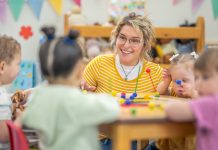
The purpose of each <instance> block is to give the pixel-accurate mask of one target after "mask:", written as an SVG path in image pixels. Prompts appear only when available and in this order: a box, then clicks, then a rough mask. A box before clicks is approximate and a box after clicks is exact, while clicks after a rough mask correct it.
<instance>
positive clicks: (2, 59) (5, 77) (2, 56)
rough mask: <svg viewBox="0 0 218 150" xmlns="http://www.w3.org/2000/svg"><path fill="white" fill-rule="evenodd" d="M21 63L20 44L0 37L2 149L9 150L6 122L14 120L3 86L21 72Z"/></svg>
mask: <svg viewBox="0 0 218 150" xmlns="http://www.w3.org/2000/svg"><path fill="white" fill-rule="evenodd" d="M20 61H21V46H20V44H19V43H18V42H17V41H16V40H15V39H13V38H12V37H9V36H6V35H3V36H0V149H7V148H5V147H7V144H3V142H6V141H8V136H9V135H8V129H7V127H6V123H5V120H11V119H12V102H11V99H10V97H9V95H8V93H7V91H6V89H5V88H4V87H3V85H6V84H10V83H11V82H12V81H13V80H14V79H15V77H16V76H17V74H18V73H19V70H20ZM8 149H9V148H8Z"/></svg>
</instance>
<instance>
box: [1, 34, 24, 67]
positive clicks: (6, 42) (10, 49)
mask: <svg viewBox="0 0 218 150" xmlns="http://www.w3.org/2000/svg"><path fill="white" fill-rule="evenodd" d="M20 52H21V46H20V44H19V43H18V42H17V41H16V40H15V39H13V38H12V37H9V36H6V35H3V36H0V62H1V61H5V62H6V63H8V64H9V63H11V61H12V60H13V59H14V56H15V54H18V53H20Z"/></svg>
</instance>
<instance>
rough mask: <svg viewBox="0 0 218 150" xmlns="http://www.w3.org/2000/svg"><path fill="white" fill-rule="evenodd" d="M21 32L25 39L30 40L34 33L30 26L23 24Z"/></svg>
mask: <svg viewBox="0 0 218 150" xmlns="http://www.w3.org/2000/svg"><path fill="white" fill-rule="evenodd" d="M19 34H20V36H22V37H23V38H24V39H25V40H28V39H29V38H30V37H31V36H32V35H33V32H32V28H31V27H30V26H22V27H21V29H20V33H19Z"/></svg>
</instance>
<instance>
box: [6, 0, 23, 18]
mask: <svg viewBox="0 0 218 150" xmlns="http://www.w3.org/2000/svg"><path fill="white" fill-rule="evenodd" d="M23 4H24V0H8V5H9V7H10V9H11V12H12V14H13V16H14V19H15V20H16V21H17V19H18V18H19V16H20V12H21V10H22V7H23Z"/></svg>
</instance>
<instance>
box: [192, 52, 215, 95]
mask: <svg viewBox="0 0 218 150" xmlns="http://www.w3.org/2000/svg"><path fill="white" fill-rule="evenodd" d="M194 71H195V82H196V87H197V90H198V92H199V95H202V96H203V95H210V94H216V93H218V49H217V48H216V49H215V48H214V49H210V50H206V51H204V52H203V54H202V55H201V56H200V57H199V58H198V59H197V61H196V63H195V65H194Z"/></svg>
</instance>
